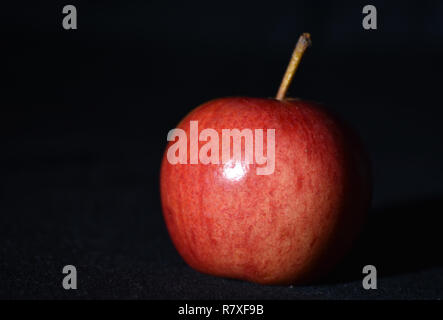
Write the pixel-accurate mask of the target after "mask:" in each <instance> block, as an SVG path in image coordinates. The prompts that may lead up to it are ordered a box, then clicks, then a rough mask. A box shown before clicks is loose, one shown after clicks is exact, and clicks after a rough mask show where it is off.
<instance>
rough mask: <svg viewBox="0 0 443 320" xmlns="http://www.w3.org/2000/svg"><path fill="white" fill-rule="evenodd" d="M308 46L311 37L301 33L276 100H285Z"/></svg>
mask: <svg viewBox="0 0 443 320" xmlns="http://www.w3.org/2000/svg"><path fill="white" fill-rule="evenodd" d="M310 45H311V35H310V34H309V33H303V34H302V35H301V36H300V38H298V41H297V44H296V45H295V49H294V51H293V53H292V57H291V60H290V61H289V65H288V67H287V68H286V72H285V75H284V76H283V79H282V81H281V84H280V88H279V89H278V93H277V96H276V97H275V98H276V99H277V100H283V99H284V98H285V96H286V91H287V90H288V88H289V85H290V84H291V82H292V78H293V77H294V74H295V71H296V70H297V67H298V65H299V64H300V61H301V58H302V56H303V54H304V53H305V51H306V49H307V48H308V47H309V46H310Z"/></svg>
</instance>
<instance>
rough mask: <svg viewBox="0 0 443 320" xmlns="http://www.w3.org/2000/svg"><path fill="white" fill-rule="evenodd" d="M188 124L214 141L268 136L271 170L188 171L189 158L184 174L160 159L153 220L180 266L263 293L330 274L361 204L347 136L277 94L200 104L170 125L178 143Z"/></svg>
mask: <svg viewBox="0 0 443 320" xmlns="http://www.w3.org/2000/svg"><path fill="white" fill-rule="evenodd" d="M293 59H294V57H293ZM293 72H294V70H293V71H292V73H293ZM289 82H290V81H289ZM284 91H285V90H284ZM190 121H198V129H199V132H201V131H202V130H203V129H206V128H211V129H214V130H215V131H216V132H217V133H218V134H219V136H220V137H221V136H222V129H226V128H228V129H232V128H238V129H240V130H241V129H252V130H254V129H264V131H266V129H270V128H272V129H275V169H274V170H273V172H272V173H271V174H265V175H259V174H257V170H256V169H257V168H259V167H263V165H260V164H256V163H247V162H246V161H245V158H242V159H241V160H236V161H235V162H234V163H232V162H230V163H220V164H203V163H200V162H199V163H198V164H190V155H189V154H188V155H187V158H186V160H187V164H179V163H178V164H171V163H170V162H169V161H168V157H167V155H166V153H165V156H164V158H163V162H162V167H161V174H160V190H161V200H162V207H163V213H164V218H165V221H166V225H167V228H168V231H169V234H170V236H171V238H172V241H173V243H174V245H175V247H176V248H177V250H178V252H179V253H180V254H181V256H182V257H183V259H184V260H185V261H186V262H187V263H188V264H189V265H190V266H191V267H193V268H194V269H196V270H198V271H201V272H204V273H208V274H212V275H216V276H222V277H229V278H237V279H244V280H249V281H253V282H258V283H263V284H293V283H301V282H307V281H310V280H312V279H314V278H317V277H319V276H321V275H324V274H325V273H326V272H327V271H328V270H330V269H331V268H332V267H333V266H334V265H335V264H336V263H337V262H338V261H339V259H340V258H341V257H342V256H343V255H344V253H345V252H346V250H347V249H348V248H349V247H350V245H351V244H352V242H353V240H354V239H355V237H356V235H357V233H358V231H359V229H360V227H361V224H362V221H363V219H364V215H365V212H366V211H367V208H368V205H369V201H370V179H369V166H368V162H367V159H366V157H365V155H364V152H363V150H362V148H361V145H360V143H359V142H358V139H357V138H356V136H355V135H354V134H353V133H352V132H351V130H349V129H348V128H347V127H346V126H345V125H343V124H342V123H341V122H340V121H338V120H337V119H336V118H335V117H333V116H332V115H330V114H329V113H328V112H326V111H325V110H324V109H323V108H322V107H320V106H319V105H318V104H316V103H313V102H308V101H302V100H296V99H284V94H283V97H282V96H280V99H259V98H242V97H238V98H223V99H217V100H213V101H210V102H207V103H205V104H203V105H201V106H200V107H198V108H196V109H195V110H193V111H192V112H191V113H190V114H188V115H187V116H186V117H185V118H184V119H183V120H182V121H181V122H180V123H179V125H178V127H177V128H179V129H182V130H183V131H184V132H186V134H187V136H188V137H189V136H190V135H191V132H190ZM264 141H266V139H264ZM173 143H174V142H170V144H169V145H168V148H169V147H170V146H171V145H172V144H173ZM191 143H192V141H190V140H189V141H187V147H188V150H189V149H190V148H191V147H190V144H191ZM268 144H269V142H265V143H264V154H266V152H267V151H269V150H266V149H267V148H268ZM202 145H204V142H202V141H200V142H199V143H198V146H199V147H201V146H202ZM242 151H243V152H244V151H245V144H242ZM220 153H221V151H220Z"/></svg>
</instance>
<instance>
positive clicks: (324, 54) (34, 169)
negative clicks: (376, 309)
mask: <svg viewBox="0 0 443 320" xmlns="http://www.w3.org/2000/svg"><path fill="white" fill-rule="evenodd" d="M67 4H74V5H76V7H77V10H78V30H69V31H67V30H64V29H63V28H62V19H63V14H62V8H63V6H64V5H67ZM366 4H373V5H375V6H376V7H377V10H378V29H377V30H373V31H367V30H364V29H363V28H362V18H363V14H362V8H363V6H364V5H366ZM0 21H1V29H0V33H1V35H0V39H1V52H2V55H3V57H2V58H1V62H2V63H1V66H2V69H1V78H0V79H1V81H2V82H1V91H0V92H1V96H0V101H1V104H0V105H1V108H2V110H1V113H0V133H1V134H0V143H1V144H0V147H1V149H0V181H1V184H0V187H1V189H0V192H1V193H0V297H2V298H148V299H149V298H155V299H170V298H171V299H182V298H183V299H188V298H189V299H191V298H198V299H206V298H209V299H211V298H220V299H249V298H261V299H328V298H331V299H354V298H355V299H366V298H368V299H380V298H400V299H402V298H406V299H436V298H440V299H441V298H442V297H443V289H442V287H443V272H442V271H443V261H442V257H441V255H442V250H441V243H442V222H443V219H442V214H443V183H442V181H443V172H442V170H441V164H442V162H443V152H442V149H441V145H442V138H443V134H442V124H441V116H442V114H443V112H442V105H441V104H442V103H441V98H440V93H441V90H442V80H441V71H442V65H443V61H442V53H443V22H442V21H443V2H441V1H429V2H426V1H412V2H410V1H408V2H407V3H406V2H400V1H398V2H391V1H390V2H389V4H386V3H383V2H382V1H371V2H370V3H367V2H363V1H334V2H326V1H324V2H319V1H290V2H279V1H266V2H262V3H259V2H258V1H250V2H244V1H242V2H239V1H236V2H232V3H231V2H226V1H223V2H215V1H199V2H188V1H185V2H176V3H173V2H164V1H148V0H145V1H131V2H130V1H120V2H117V1H88V2H86V1H82V2H81V1H67V2H62V1H58V2H55V1H45V2H43V3H42V2H35V1H34V2H30V1H29V2H22V1H18V2H15V3H14V2H9V3H2V4H1V16H0ZM302 32H310V33H311V35H312V40H313V45H312V47H311V48H310V49H309V50H308V52H307V54H306V55H305V57H304V59H303V62H302V64H301V66H300V69H299V71H298V72H297V75H296V78H295V81H294V83H293V86H292V87H291V89H290V95H292V96H297V97H302V98H306V99H312V100H317V101H321V102H324V103H325V104H326V105H327V106H329V108H330V109H331V110H333V111H334V112H336V113H338V114H339V115H341V116H342V117H343V118H344V119H346V120H347V121H348V122H349V123H350V124H351V125H352V126H353V127H354V128H355V129H356V130H357V131H358V132H359V133H360V135H361V136H362V138H363V140H364V142H365V143H366V146H367V149H368V151H369V153H370V155H371V159H372V164H373V176H374V196H373V205H372V209H371V213H370V219H369V221H368V224H367V226H366V229H365V232H364V233H363V235H362V237H361V239H360V241H359V242H358V243H357V244H356V245H355V247H354V250H353V251H352V252H351V254H350V255H349V256H348V258H347V259H346V260H345V261H344V262H343V263H342V264H341V265H340V266H339V268H338V269H337V270H336V271H335V272H334V273H333V274H331V275H330V276H329V277H328V278H327V279H324V280H321V281H320V282H319V283H316V284H313V285H309V286H303V287H278V286H277V287H275V286H261V285H256V284H250V283H246V282H242V281H235V280H228V279H219V278H214V277H211V276H207V275H202V274H199V273H197V272H196V271H193V270H192V269H190V268H189V267H188V266H187V265H186V264H185V263H184V262H183V261H182V260H181V258H180V257H179V255H178V254H177V253H176V251H175V249H174V248H173V246H172V244H171V242H170V240H169V237H168V234H167V231H166V228H165V225H164V222H163V218H162V214H161V209H160V201H159V192H158V178H159V165H160V160H161V156H162V153H163V151H164V148H165V145H166V134H167V132H168V131H169V130H170V129H172V128H174V127H175V125H176V124H177V123H178V121H179V120H180V119H181V118H182V117H183V116H184V115H185V114H186V113H188V112H189V111H190V110H191V109H193V108H194V107H196V106H197V105H199V104H201V103H203V102H205V101H207V100H209V99H212V98H216V97H222V96H237V95H244V96H257V97H272V96H274V95H275V93H276V91H277V88H278V85H279V82H280V80H281V77H282V75H283V73H284V71H285V68H286V64H287V61H288V59H289V57H290V55H291V52H292V49H293V46H294V44H295V42H296V40H297V38H298V36H299V35H300V34H301V33H302ZM67 264H72V265H75V266H76V267H77V270H78V287H79V288H78V290H76V291H73V290H71V291H65V290H64V289H63V288H62V285H61V281H62V279H63V276H64V275H63V274H62V268H63V266H64V265H67ZM366 264H373V265H375V266H376V267H377V270H378V275H379V283H378V290H372V291H365V290H363V289H362V285H361V279H362V277H363V276H362V273H361V271H362V268H363V266H364V265H366Z"/></svg>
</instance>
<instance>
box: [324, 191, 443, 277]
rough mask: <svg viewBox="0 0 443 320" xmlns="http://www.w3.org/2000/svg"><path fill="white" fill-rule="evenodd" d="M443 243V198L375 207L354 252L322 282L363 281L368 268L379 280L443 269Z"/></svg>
mask: <svg viewBox="0 0 443 320" xmlns="http://www.w3.org/2000/svg"><path fill="white" fill-rule="evenodd" d="M442 244H443V196H439V197H433V198H428V199H421V200H409V201H405V202H404V203H401V204H398V205H392V206H386V207H382V208H374V209H372V210H371V211H370V213H369V215H368V218H367V221H366V224H365V226H364V228H363V231H362V234H361V236H360V237H359V239H358V240H357V242H356V243H355V245H354V246H353V248H352V250H351V252H349V254H348V255H347V256H346V257H345V259H344V260H343V261H342V262H341V263H340V264H339V266H337V268H336V269H335V270H334V271H333V272H332V273H330V274H329V276H328V277H327V278H325V279H322V280H319V282H320V283H323V284H324V283H325V282H326V283H340V282H348V281H355V280H361V279H362V278H363V276H364V275H363V274H362V270H363V267H364V266H365V265H374V266H375V267H376V268H377V276H378V277H379V278H380V277H384V276H389V275H395V274H403V273H410V272H414V271H418V270H422V269H427V268H431V267H438V266H442V265H443V255H442V254H441V245H442Z"/></svg>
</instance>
